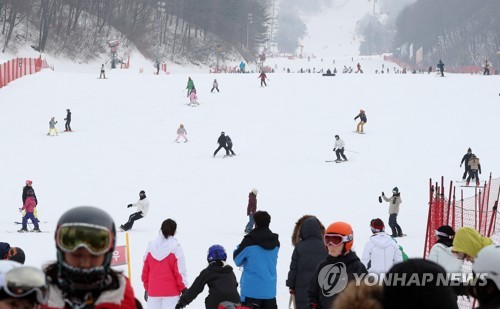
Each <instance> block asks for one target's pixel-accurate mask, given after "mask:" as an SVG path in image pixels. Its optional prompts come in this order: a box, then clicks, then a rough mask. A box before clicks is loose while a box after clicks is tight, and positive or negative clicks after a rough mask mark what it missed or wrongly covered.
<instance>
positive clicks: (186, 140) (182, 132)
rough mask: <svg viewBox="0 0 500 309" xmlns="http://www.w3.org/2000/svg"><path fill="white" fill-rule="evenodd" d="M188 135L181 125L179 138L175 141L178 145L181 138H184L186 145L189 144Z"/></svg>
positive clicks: (178, 131)
mask: <svg viewBox="0 0 500 309" xmlns="http://www.w3.org/2000/svg"><path fill="white" fill-rule="evenodd" d="M186 135H187V131H186V129H185V128H184V125H183V124H182V123H181V125H180V126H179V128H178V129H177V138H176V139H175V141H176V142H177V143H178V142H179V138H180V137H182V138H183V139H184V143H187V142H188V139H187V137H186Z"/></svg>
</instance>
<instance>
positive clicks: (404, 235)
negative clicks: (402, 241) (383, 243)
mask: <svg viewBox="0 0 500 309" xmlns="http://www.w3.org/2000/svg"><path fill="white" fill-rule="evenodd" d="M406 236H408V235H406V234H403V235H401V236H398V237H392V236H391V237H392V238H401V237H406Z"/></svg>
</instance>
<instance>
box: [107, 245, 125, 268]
mask: <svg viewBox="0 0 500 309" xmlns="http://www.w3.org/2000/svg"><path fill="white" fill-rule="evenodd" d="M120 265H127V246H116V247H115V251H113V257H112V258H111V266H120Z"/></svg>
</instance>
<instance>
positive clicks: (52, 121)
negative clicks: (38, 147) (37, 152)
mask: <svg viewBox="0 0 500 309" xmlns="http://www.w3.org/2000/svg"><path fill="white" fill-rule="evenodd" d="M56 123H57V121H56V120H55V117H52V118H50V121H49V132H48V133H47V136H49V135H50V132H52V130H54V132H56V136H57V129H56Z"/></svg>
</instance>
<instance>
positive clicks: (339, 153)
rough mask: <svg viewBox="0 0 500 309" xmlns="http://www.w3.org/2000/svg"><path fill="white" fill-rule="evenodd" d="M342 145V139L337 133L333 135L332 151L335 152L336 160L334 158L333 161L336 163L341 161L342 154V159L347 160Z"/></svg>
mask: <svg viewBox="0 0 500 309" xmlns="http://www.w3.org/2000/svg"><path fill="white" fill-rule="evenodd" d="M344 146H345V143H344V141H343V140H341V139H340V137H339V136H338V135H335V146H334V148H333V151H335V154H336V155H337V160H335V162H337V163H339V162H342V159H340V156H342V158H343V159H344V160H343V161H347V157H346V156H345V154H344Z"/></svg>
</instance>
